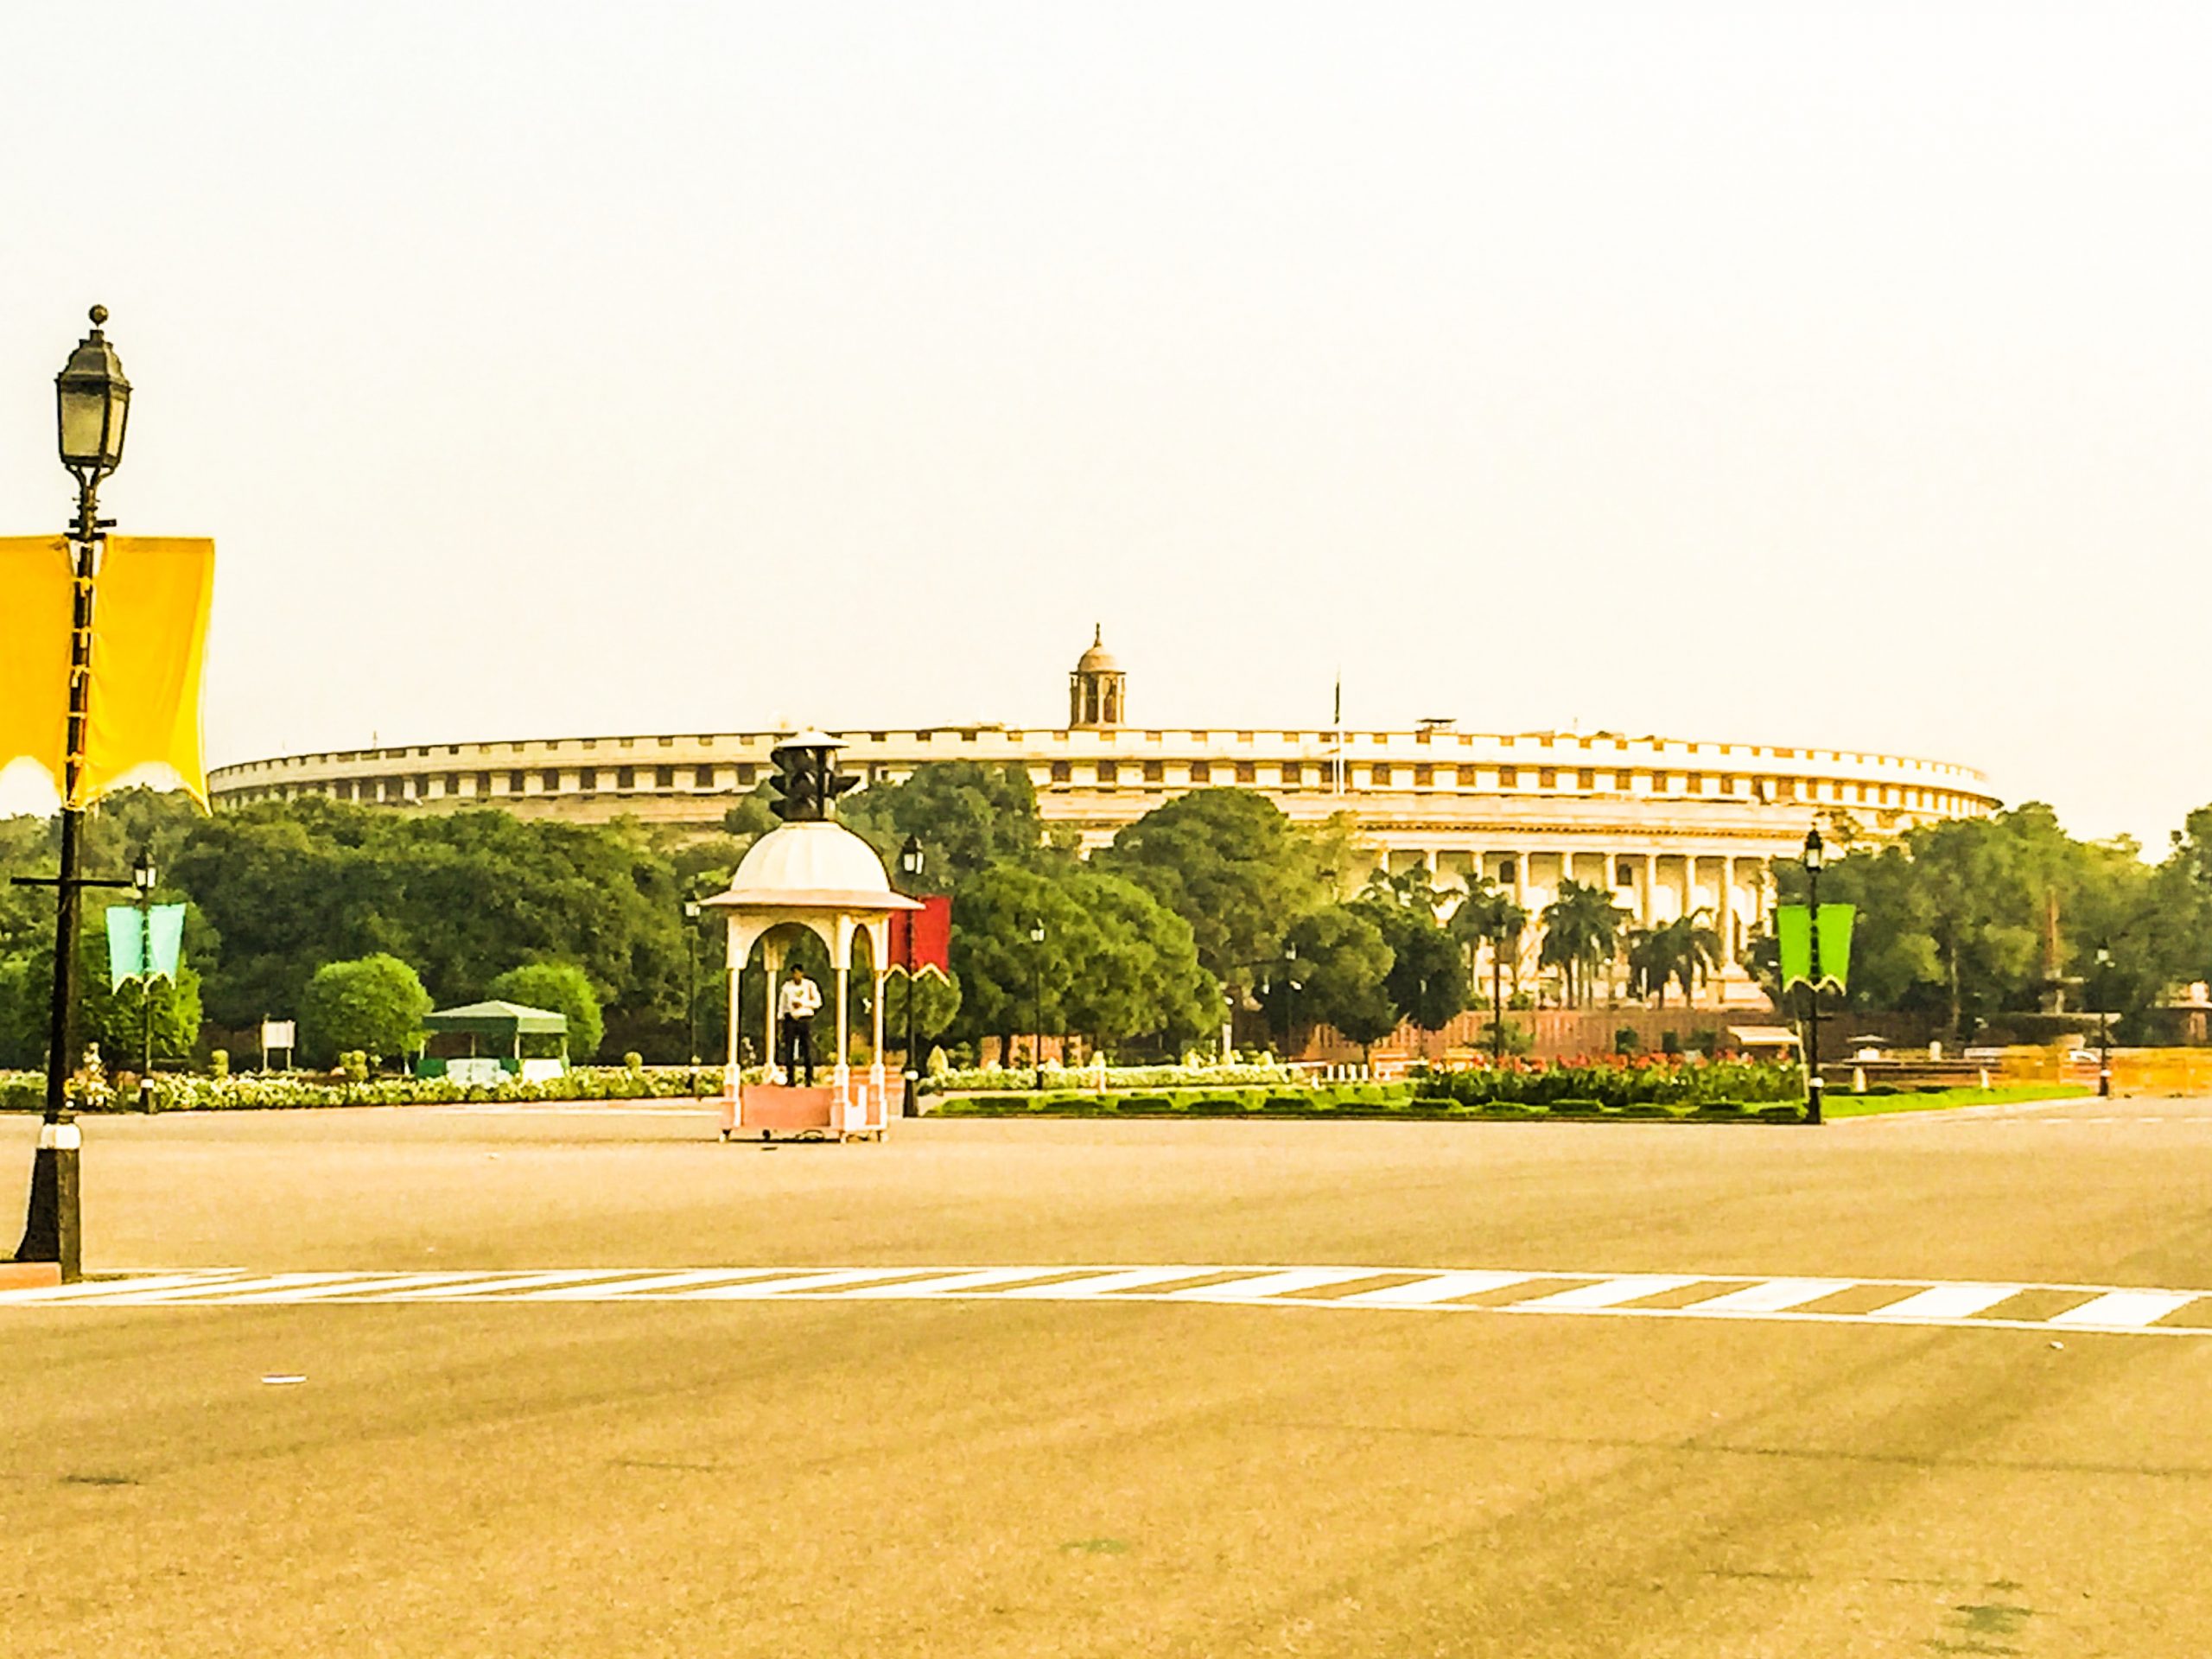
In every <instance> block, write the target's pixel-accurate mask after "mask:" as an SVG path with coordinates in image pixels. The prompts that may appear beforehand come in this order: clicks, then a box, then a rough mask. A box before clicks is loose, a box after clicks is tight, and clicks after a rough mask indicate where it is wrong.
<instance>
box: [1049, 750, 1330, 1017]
mask: <svg viewBox="0 0 2212 1659" xmlns="http://www.w3.org/2000/svg"><path fill="white" fill-rule="evenodd" d="M1091 862H1092V864H1093V865H1094V866H1095V867H1096V868H1098V869H1101V870H1104V871H1108V872H1109V873H1111V874H1116V875H1120V876H1126V877H1127V878H1128V880H1132V881H1134V882H1135V883H1136V884H1137V885H1138V886H1139V887H1142V888H1144V889H1145V890H1146V891H1147V892H1148V893H1151V894H1152V895H1153V897H1154V898H1155V899H1159V900H1160V903H1161V904H1163V905H1165V906H1167V908H1168V909H1169V910H1172V911H1173V912H1175V914H1177V915H1178V916H1180V917H1181V918H1183V919H1184V920H1185V922H1188V923H1189V924H1190V926H1191V933H1192V938H1193V939H1194V940H1195V942H1196V944H1197V947H1198V961H1199V963H1200V964H1201V965H1202V966H1203V967H1204V968H1205V970H1206V971H1207V972H1208V973H1209V974H1211V975H1212V976H1214V978H1215V979H1217V980H1218V981H1220V982H1221V983H1223V984H1224V985H1225V986H1228V987H1230V988H1231V990H1232V991H1233V992H1235V993H1236V994H1237V995H1240V996H1241V995H1243V994H1245V993H1248V992H1249V990H1250V988H1251V987H1252V985H1253V984H1254V982H1255V980H1256V978H1257V977H1258V972H1259V964H1261V963H1265V962H1271V961H1273V960H1274V958H1275V957H1278V956H1280V955H1281V947H1282V940H1283V933H1284V930H1285V929H1286V928H1287V926H1288V925H1290V923H1291V922H1292V920H1293V919H1294V918H1296V917H1297V916H1299V915H1300V913H1302V912H1305V911H1307V910H1310V909H1312V908H1313V906H1315V905H1316V904H1317V903H1319V902H1320V901H1321V900H1322V899H1324V898H1325V893H1326V890H1325V884H1324V880H1323V877H1322V873H1321V871H1320V870H1319V868H1318V867H1317V863H1316V855H1315V846H1314V843H1313V842H1312V841H1311V840H1310V839H1309V838H1307V837H1305V836H1300V834H1299V833H1298V831H1297V830H1296V829H1294V828H1293V827H1292V824H1291V822H1290V820H1289V819H1288V818H1287V817H1284V816H1283V813H1282V810H1281V808H1280V807H1278V806H1276V805H1275V804H1274V802H1272V801H1270V800H1268V798H1267V797H1266V796H1264V795H1259V794H1255V793H1254V792H1253V791H1250V790H1248V789H1198V790H1192V791H1191V792H1190V793H1189V794H1187V795H1179V796H1178V797H1177V798H1175V799H1173V800H1172V801H1169V802H1167V803H1166V804H1164V805H1160V806H1156V807H1154V809H1153V810H1151V811H1149V812H1147V813H1146V814H1145V815H1144V817H1141V818H1139V819H1138V820H1137V821H1136V822H1135V823H1132V824H1128V825H1125V826H1124V827H1123V828H1122V830H1121V832H1120V833H1119V834H1118V835H1116V836H1115V837H1114V843H1113V845H1112V846H1110V847H1107V848H1102V849H1100V850H1099V851H1098V852H1097V853H1096V854H1095V855H1093V856H1092V859H1091Z"/></svg>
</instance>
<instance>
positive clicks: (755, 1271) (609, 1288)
mask: <svg viewBox="0 0 2212 1659" xmlns="http://www.w3.org/2000/svg"><path fill="white" fill-rule="evenodd" d="M767 1271H768V1270H767V1269H766V1268H690V1269H688V1270H686V1271H685V1272H683V1273H657V1274H649V1275H640V1274H635V1273H633V1274H631V1275H630V1276H628V1277H626V1278H619V1279H613V1280H608V1279H595V1280H593V1281H590V1282H588V1283H586V1284H581V1285H569V1286H567V1287H563V1288H561V1289H557V1290H544V1291H540V1292H539V1293H538V1294H537V1295H535V1296H533V1297H531V1300H532V1301H534V1302H612V1301H619V1300H621V1299H623V1298H624V1297H626V1296H639V1295H645V1294H651V1293H652V1292H654V1291H664V1290H690V1289H691V1288H693V1287H696V1286H701V1285H713V1284H725V1283H728V1281H731V1280H735V1279H760V1278H764V1277H766V1274H767Z"/></svg>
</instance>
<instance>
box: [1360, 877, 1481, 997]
mask: <svg viewBox="0 0 2212 1659" xmlns="http://www.w3.org/2000/svg"><path fill="white" fill-rule="evenodd" d="M1356 902H1357V905H1358V907H1359V908H1360V909H1361V910H1363V911H1364V912H1367V914H1368V915H1369V916H1370V918H1373V920H1374V922H1375V925H1376V929H1377V931H1380V932H1381V933H1382V935H1383V943H1384V944H1387V945H1389V947H1390V970H1389V973H1388V974H1387V975H1386V976H1384V978H1383V990H1384V992H1385V994H1386V995H1388V996H1389V999H1390V1001H1391V1003H1392V1005H1393V1006H1394V1007H1396V1008H1397V1010H1398V1012H1399V1014H1401V1015H1402V1017H1403V1018H1405V1019H1407V1020H1411V1021H1412V1022H1413V1023H1414V1025H1415V1026H1416V1027H1420V1028H1421V1030H1423V1031H1441V1030H1443V1029H1444V1027H1445V1026H1446V1024H1448V1023H1449V1022H1450V1021H1451V1019H1452V1015H1454V1014H1458V1013H1459V1011H1460V1010H1461V1009H1462V1008H1464V1007H1466V1006H1467V971H1466V963H1465V959H1464V958H1463V957H1462V956H1461V954H1460V950H1459V946H1458V945H1457V944H1454V943H1453V941H1452V936H1451V934H1450V933H1449V932H1447V931H1446V930H1445V929H1444V928H1443V927H1441V926H1440V925H1438V923H1437V920H1436V911H1437V907H1438V906H1439V905H1440V904H1441V903H1442V902H1443V900H1442V897H1441V896H1440V894H1439V893H1437V891H1436V889H1435V887H1434V886H1433V883H1432V882H1431V880H1430V878H1429V873H1428V871H1427V868H1425V867H1424V866H1421V865H1415V866H1414V867H1413V868H1410V869H1407V870H1402V871H1399V872H1396V873H1395V874H1393V873H1389V872H1386V871H1383V870H1377V871H1376V873H1375V874H1374V875H1373V876H1372V877H1371V878H1370V880H1369V881H1368V884H1367V888H1366V891H1365V892H1364V893H1363V894H1362V896H1361V897H1360V899H1358V900H1357V901H1356Z"/></svg>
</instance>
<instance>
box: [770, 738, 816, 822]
mask: <svg viewBox="0 0 2212 1659" xmlns="http://www.w3.org/2000/svg"><path fill="white" fill-rule="evenodd" d="M768 787H769V788H770V789H771V790H772V791H774V792H775V795H776V797H777V798H776V799H774V800H772V801H771V802H769V803H768V810H770V811H771V812H772V813H774V814H775V815H776V816H777V817H779V818H781V819H782V820H783V821H784V822H785V823H808V822H810V821H811V820H813V819H816V818H819V817H821V816H822V782H821V778H820V775H819V774H818V773H817V772H816V771H815V770H814V766H813V762H812V761H811V760H809V759H808V758H807V757H806V756H804V754H800V755H794V756H793V757H792V760H791V766H790V767H789V769H788V770H786V771H783V772H778V773H777V774H776V775H775V776H774V777H773V778H771V779H769V780H768Z"/></svg>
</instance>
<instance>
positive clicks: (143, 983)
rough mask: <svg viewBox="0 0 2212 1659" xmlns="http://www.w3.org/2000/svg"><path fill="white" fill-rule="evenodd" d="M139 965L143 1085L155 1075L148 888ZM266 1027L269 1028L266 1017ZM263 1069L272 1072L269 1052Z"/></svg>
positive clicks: (142, 901) (142, 905)
mask: <svg viewBox="0 0 2212 1659" xmlns="http://www.w3.org/2000/svg"><path fill="white" fill-rule="evenodd" d="M138 947H139V950H140V952H141V954H140V956H139V958H138V965H139V966H140V967H141V968H143V969H145V974H144V976H143V977H142V978H141V979H140V980H139V982H138V1012H139V1013H140V1014H142V1015H143V1017H144V1025H145V1032H144V1036H145V1054H144V1058H145V1064H144V1065H141V1066H140V1067H139V1068H138V1080H139V1081H140V1082H141V1083H143V1082H145V1081H146V1079H148V1078H149V1077H152V1076H153V1075H154V890H153V888H151V887H148V888H147V889H146V890H145V891H144V892H143V893H140V894H139V895H138ZM263 1023H264V1026H265V1025H266V1024H267V1020H266V1018H265V1016H264V1021H263ZM261 1069H262V1070H263V1071H267V1070H268V1069H269V1050H268V1047H267V1046H266V1045H264V1046H263V1048H262V1051H261Z"/></svg>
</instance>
